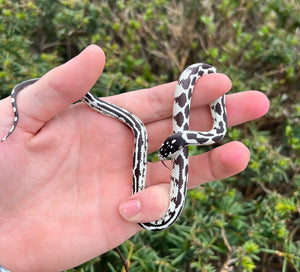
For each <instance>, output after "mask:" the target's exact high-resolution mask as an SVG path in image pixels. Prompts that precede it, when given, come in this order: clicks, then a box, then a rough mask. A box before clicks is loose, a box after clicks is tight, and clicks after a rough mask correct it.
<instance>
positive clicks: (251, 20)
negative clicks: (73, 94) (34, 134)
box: [0, 0, 300, 272]
mask: <svg viewBox="0 0 300 272" xmlns="http://www.w3.org/2000/svg"><path fill="white" fill-rule="evenodd" d="M299 14H300V3H299V1H297V0H266V1H261V0H249V1H248V0H247V1H244V0H242V1H238V0H217V1H197V0H184V1H177V0H169V1H167V0H149V1H136V0H126V1H125V0H119V1H110V0H103V1H101V0H56V1H53V0H40V1H33V0H32V1H29V0H28V1H26V0H23V1H22V0H19V1H14V0H0V35H1V39H0V56H1V60H0V82H1V83H0V84H1V88H0V90H1V97H2V98H3V97H5V96H7V95H8V94H9V92H10V90H11V88H12V87H13V86H14V85H15V84H16V83H18V82H20V81H23V80H25V79H28V78H33V77H38V76H41V75H43V74H44V73H45V72H46V71H48V70H49V69H51V68H53V67H55V66H56V65H58V64H60V63H63V62H65V61H66V60H68V59H70V58H71V57H73V56H74V55H76V54H77V53H79V52H80V51H81V50H82V49H83V48H84V47H86V46H87V45H89V44H90V43H96V44H99V45H100V46H101V47H102V48H103V49H104V51H105V53H106V59H107V64H106V68H105V72H104V74H103V75H102V76H101V80H100V81H99V82H98V83H97V84H96V86H95V87H94V89H93V91H95V92H97V93H98V94H99V95H112V94H116V93H120V92H126V91H130V90H133V89H137V88H142V87H143V88H144V87H150V86H153V85H156V84H161V83H165V82H168V81H171V80H176V79H177V77H178V75H179V73H180V71H182V70H183V68H184V67H185V66H187V65H189V64H192V63H194V62H199V61H203V62H208V63H211V64H213V65H214V66H216V67H217V68H218V70H219V71H221V72H223V73H225V74H227V75H229V77H230V78H231V79H232V81H233V84H234V86H233V89H232V91H231V92H240V91H244V90H248V89H257V90H261V91H263V92H264V93H265V94H266V95H267V96H268V97H269V98H270V100H271V108H270V112H269V113H268V115H267V116H266V117H264V118H261V119H259V120H257V121H254V122H251V123H247V124H245V125H242V126H239V127H236V128H232V129H230V130H229V133H228V135H227V137H226V139H227V141H230V140H239V141H242V142H243V143H245V144H246V145H247V146H248V147H249V149H250V150H251V161H250V164H249V166H248V168H247V169H246V170H245V171H244V172H243V173H242V174H240V175H237V176H235V177H232V178H229V179H227V180H222V181H216V182H212V183H209V184H206V185H204V186H202V187H200V188H198V189H195V190H192V191H190V192H189V194H188V200H187V203H186V207H185V210H184V213H183V215H182V216H181V218H180V220H179V222H178V224H176V225H175V226H174V227H172V228H171V229H169V230H167V231H164V232H161V233H155V234H153V233H148V232H145V231H141V232H140V233H138V234H136V235H135V236H134V237H133V238H132V239H131V240H129V241H127V242H125V243H124V244H123V245H121V246H120V251H121V252H122V255H123V256H124V257H125V258H126V259H127V260H128V264H127V266H128V268H129V269H130V272H134V271H203V272H206V271H207V272H214V271H243V272H251V271H300V95H299V80H300V54H299V52H300V51H299V50H300V45H299V44H300V16H299ZM229 267H231V268H233V270H230V269H229ZM99 269H100V270H99ZM222 269H223V270H222ZM70 271H125V270H124V267H123V263H122V261H121V259H120V257H119V255H118V254H117V252H116V251H111V252H108V253H107V254H104V255H102V256H100V257H98V258H97V259H95V260H92V261H90V262H88V263H86V264H84V265H82V266H81V267H78V268H74V269H73V270H70Z"/></svg>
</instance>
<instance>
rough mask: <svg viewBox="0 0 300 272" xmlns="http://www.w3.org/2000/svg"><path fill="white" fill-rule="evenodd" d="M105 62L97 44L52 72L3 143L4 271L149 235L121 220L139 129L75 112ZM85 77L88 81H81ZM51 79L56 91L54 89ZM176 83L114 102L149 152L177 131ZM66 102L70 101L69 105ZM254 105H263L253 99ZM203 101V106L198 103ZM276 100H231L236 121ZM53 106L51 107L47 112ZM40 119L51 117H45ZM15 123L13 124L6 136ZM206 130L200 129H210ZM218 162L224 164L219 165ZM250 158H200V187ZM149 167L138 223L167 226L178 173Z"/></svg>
mask: <svg viewBox="0 0 300 272" xmlns="http://www.w3.org/2000/svg"><path fill="white" fill-rule="evenodd" d="M95 56H96V57H95ZM99 62H101V63H102V67H103V65H104V58H103V55H102V53H100V52H99V48H96V47H91V48H90V49H89V50H87V51H86V52H84V53H82V54H81V55H80V56H78V57H77V58H75V59H74V60H72V61H71V62H69V63H67V64H65V65H63V66H61V67H59V68H56V69H54V70H53V71H51V72H50V73H49V74H48V75H46V76H45V78H44V79H42V80H41V81H39V82H38V83H37V84H35V85H36V86H32V87H31V89H30V91H29V90H28V91H25V90H24V94H23V92H21V93H20V100H19V102H20V107H19V109H21V110H20V112H22V113H23V115H22V118H21V119H20V122H19V129H18V130H16V131H15V132H14V133H13V134H12V135H11V136H10V138H9V139H8V140H7V141H6V142H4V143H3V144H1V146H0V150H1V152H0V160H1V166H0V184H1V190H0V215H1V216H0V233H1V234H2V239H1V241H0V256H2V257H3V260H4V261H5V263H3V265H4V266H7V267H8V268H10V267H11V268H10V269H11V270H13V271H60V270H63V269H67V268H70V267H72V266H75V265H77V264H80V263H82V262H84V261H86V260H88V259H90V258H92V257H94V256H97V255H99V254H102V253H103V252H105V251H107V250H109V249H112V248H114V247H115V246H117V245H119V244H120V243H122V242H123V241H124V240H126V239H128V238H129V237H130V236H131V235H133V234H134V233H135V232H137V231H138V230H139V229H140V227H139V226H138V225H137V224H135V223H129V222H127V221H126V220H124V218H123V217H122V216H121V215H120V213H119V205H120V203H121V202H122V201H124V200H125V199H128V198H130V195H131V190H132V149H133V135H132V132H131V131H130V129H129V128H128V127H126V126H125V125H124V124H121V123H120V122H119V121H117V120H114V119H112V118H110V117H106V116H103V115H101V114H99V113H96V112H94V111H93V110H91V109H90V108H88V107H87V106H86V105H84V104H82V103H80V104H75V105H73V106H70V107H67V106H68V105H70V104H71V103H72V102H74V101H76V100H78V99H79V98H80V97H82V96H83V95H84V93H86V92H87V91H88V90H89V89H90V88H91V86H92V85H93V84H94V82H95V80H96V79H97V78H98V76H99V73H100V72H101V69H99V68H98V67H99ZM83 64H85V65H83ZM87 66H88V67H87ZM82 67H84V69H82ZM97 68H98V69H97ZM61 71H62V72H61ZM58 72H59V73H58ZM78 74H80V75H81V78H82V82H80V81H78V80H77V81H76V80H74V79H73V78H78V77H77V75H78ZM212 76H213V77H214V78H212V80H209V78H207V80H206V81H207V84H208V86H211V85H213V84H214V83H213V82H217V83H218V84H216V85H215V87H210V88H211V89H213V90H215V89H220V90H219V91H216V92H219V93H215V94H213V95H216V96H220V95H222V94H223V93H225V92H226V91H228V89H229V88H230V86H229V85H230V84H229V80H228V79H226V78H225V77H224V76H222V75H212ZM68 78H69V80H68ZM50 79H51V80H50ZM50 81H51V82H52V85H51V86H49V85H47V84H49V82H50ZM53 82H54V83H55V84H53ZM70 82H72V84H70ZM78 82H79V83H78ZM209 82H210V83H209ZM38 84H40V85H38ZM43 84H44V85H46V87H47V88H46V89H50V90H51V89H55V90H56V91H57V94H58V96H55V94H53V93H51V92H48V93H50V94H49V97H50V98H49V97H48V96H47V95H48V93H45V92H44V91H43V89H44V88H43ZM203 84H204V85H205V84H206V83H205V81H203ZM53 86H54V87H53ZM174 86H175V85H174V84H173V83H172V84H170V85H164V86H160V87H156V88H154V89H152V90H151V91H148V92H145V91H139V92H137V93H134V94H124V95H123V96H122V97H121V98H120V97H119V98H118V97H115V98H110V100H111V101H112V102H113V103H116V104H119V105H120V106H124V107H127V108H128V109H129V110H131V111H133V112H134V113H135V114H136V115H137V116H139V117H140V118H141V119H142V121H143V122H144V123H145V124H146V127H147V130H148V135H149V152H152V151H154V150H156V149H157V148H158V147H159V145H160V143H161V142H162V140H163V139H164V138H165V137H167V136H168V133H170V119H168V118H169V117H170V113H171V107H172V106H171V105H172V92H173V89H174ZM220 86H221V87H220ZM222 86H223V87H222ZM42 91H43V92H42ZM35 92H36V95H35V96H40V97H41V96H43V95H44V96H45V97H46V98H44V100H45V101H47V104H46V103H45V102H44V103H41V105H42V106H43V107H42V106H41V105H40V104H38V100H37V102H36V103H37V105H36V106H35V107H33V106H32V105H30V103H33V102H35V101H36V100H32V99H30V94H31V95H33V94H34V93H35ZM60 92H61V93H60ZM37 94H38V95H37ZM26 95H27V96H28V99H27V97H26ZM63 95H64V96H65V98H63V99H61V97H62V96H63ZM66 97H68V99H66ZM250 97H251V98H250ZM18 99H19V98H18ZM49 99H50V100H51V99H52V100H51V101H50V102H49ZM203 99H204V100H205V99H208V100H209V99H212V97H210V98H209V97H208V98H202V100H203ZM40 100H42V98H41V99H40ZM253 100H256V103H251V104H249V103H248V102H247V101H253ZM66 101H67V102H66ZM194 101H195V102H196V104H197V103H198V102H197V98H195V100H194ZM266 101H267V100H266V99H265V98H264V97H263V96H262V95H260V94H259V93H257V92H255V93H254V92H249V93H245V94H244V95H243V96H240V97H239V98H238V97H237V96H232V98H231V99H229V101H228V105H229V106H228V109H229V112H228V115H229V116H228V117H229V124H230V125H234V124H238V123H242V122H245V121H247V120H251V119H253V118H256V117H259V116H261V115H262V114H263V113H264V112H265V111H266V109H267V107H268V105H267V102H266ZM208 102H209V101H207V103H208ZM48 103H49V105H50V106H49V108H47V110H45V105H48ZM207 103H204V105H199V106H197V107H194V110H192V115H194V117H195V116H199V115H201V116H205V114H206V115H207ZM27 104H28V106H27V107H26V105H27ZM241 104H243V105H244V112H242V113H240V112H238V111H239V110H240V108H241ZM52 105H53V108H52ZM22 107H23V108H22ZM0 108H1V109H3V111H2V112H3V113H4V115H5V114H6V115H7V116H8V117H9V118H8V119H9V120H11V115H10V114H11V109H10V105H9V101H8V100H2V101H1V103H0ZM37 112H38V114H40V115H41V116H39V117H40V118H39V119H38V118H37ZM193 112H194V113H193ZM204 119H209V118H204ZM3 120H6V119H3ZM193 120H198V117H197V118H193V116H192V117H191V122H192V125H193ZM3 122H4V121H3ZM197 123H198V122H197ZM6 126H8V125H6ZM6 126H4V125H3V129H2V130H1V131H3V133H4V130H6V129H7V128H6ZM197 126H198V127H197V129H199V130H200V129H205V128H206V126H207V124H203V125H202V127H201V128H200V127H199V124H198V125H197ZM203 126H204V127H203ZM224 154H225V155H226V156H224ZM224 158H225V159H224ZM211 160H213V161H214V162H215V164H214V165H215V166H212V167H211V164H210V163H209V161H211ZM248 160H249V153H248V151H247V149H246V148H245V147H244V146H243V145H241V144H240V143H229V144H227V145H224V146H223V147H221V148H219V149H214V150H213V151H212V152H210V153H207V154H204V155H202V156H199V157H195V158H193V159H191V163H190V166H191V167H190V169H191V171H190V173H189V174H190V187H195V186H197V185H199V184H200V183H204V182H208V181H210V180H213V179H215V178H218V179H221V178H225V177H228V176H230V175H233V174H235V173H237V172H239V171H241V170H242V169H243V168H244V167H245V166H246V165H247V162H248ZM148 165H149V167H148V169H149V168H150V169H149V171H148V172H149V176H148V185H151V186H150V187H149V188H148V189H146V190H144V191H143V192H139V193H138V194H136V195H135V197H137V198H140V199H141V202H142V206H143V209H142V212H141V214H140V216H139V217H138V218H135V219H134V220H132V221H136V222H141V221H150V220H153V219H155V218H156V219H158V218H159V217H160V216H161V213H162V212H163V211H164V210H165V209H166V208H167V207H166V203H167V202H168V188H167V186H166V185H163V183H164V184H166V183H167V182H169V171H168V170H166V169H165V168H163V167H162V166H161V165H160V164H158V163H152V164H148ZM161 188H167V189H166V190H165V189H163V190H161ZM153 196H155V197H156V196H161V197H160V198H161V199H162V200H164V201H162V202H160V201H155V202H153V201H152V199H153ZM161 203H163V204H161ZM139 220H140V221H139ZM15 256H17V259H18V263H17V264H16V263H15ZM24 267H25V269H24Z"/></svg>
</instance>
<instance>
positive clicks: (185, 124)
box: [1, 63, 227, 231]
mask: <svg viewBox="0 0 300 272" xmlns="http://www.w3.org/2000/svg"><path fill="white" fill-rule="evenodd" d="M211 73H216V69H215V68H214V67H213V66H211V65H209V64H205V63H197V64H193V65H191V66H189V67H187V68H186V69H185V70H184V71H183V72H182V74H181V75H180V78H179V80H178V83H177V86H176V90H175V96H174V105H173V118H172V119H173V134H172V135H171V136H169V137H168V138H167V139H166V140H165V141H164V142H163V144H162V146H161V147H160V148H159V158H160V159H161V160H166V159H168V158H171V159H172V173H171V188H170V204H169V208H168V210H167V212H166V214H165V216H164V217H162V218H161V219H159V220H156V221H153V222H146V223H140V225H141V226H142V227H143V228H145V229H147V230H151V231H160V230H164V229H166V228H168V227H170V226H171V225H172V224H173V223H174V222H175V221H176V220H177V219H178V217H179V215H180V213H181V212H182V209H183V207H184V202H185V198H186V191H187V183H188V165H189V160H188V146H189V145H200V146H201V145H211V144H214V143H217V142H218V141H220V140H221V139H222V138H223V137H224V136H225V134H226V127H227V116H226V107H225V96H224V95H223V96H221V97H219V98H218V99H216V100H215V101H213V102H211V103H210V111H211V115H212V119H213V126H212V129H211V130H210V131H205V132H198V131H192V130H189V115H190V104H191V98H192V92H193V89H194V86H195V83H196V81H197V80H198V78H200V77H201V76H203V75H206V74H211ZM37 80H38V78H37V79H30V80H27V81H23V82H21V83H20V84H18V85H16V86H15V87H14V88H13V90H12V92H11V102H12V107H13V111H14V116H15V117H14V123H13V125H12V127H11V129H10V131H9V132H8V133H7V134H6V135H5V136H4V137H3V138H2V140H1V142H4V141H5V140H6V139H7V137H8V136H10V135H11V133H12V132H13V131H14V129H15V128H16V126H17V123H18V120H19V113H18V108H17V100H16V97H17V94H18V92H20V91H21V90H22V89H24V88H25V87H27V86H29V85H31V84H33V83H35V82H36V81H37ZM82 101H83V102H84V103H85V104H87V105H88V106H89V107H90V108H92V109H93V110H95V111H97V112H99V113H101V114H104V115H107V116H110V117H113V118H116V119H117V120H119V121H121V122H122V123H124V124H126V125H127V126H129V127H130V128H131V129H132V131H133V134H134V139H135V140H134V150H133V181H132V185H133V186H132V193H133V194H135V193H137V192H139V191H141V190H143V189H144V188H145V180H146V171H147V149H148V141H147V130H146V127H145V125H144V124H143V122H142V121H141V120H140V119H139V118H138V117H136V116H135V115H134V114H132V113H130V112H129V111H127V110H125V109H123V108H121V107H118V106H116V105H113V104H111V103H108V102H106V101H103V100H101V99H99V98H98V97H96V96H95V95H93V94H92V93H90V92H88V93H87V94H86V95H85V96H84V97H83V98H82ZM149 114H151V113H149Z"/></svg>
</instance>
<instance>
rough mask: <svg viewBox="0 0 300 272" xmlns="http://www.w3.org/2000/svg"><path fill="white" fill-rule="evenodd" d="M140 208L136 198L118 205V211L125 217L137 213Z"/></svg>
mask: <svg viewBox="0 0 300 272" xmlns="http://www.w3.org/2000/svg"><path fill="white" fill-rule="evenodd" d="M140 210H141V203H140V201H139V200H137V199H131V200H128V201H126V202H124V203H123V204H121V206H120V212H121V214H122V216H123V217H124V218H125V219H126V218H131V217H133V216H135V215H137V214H138V213H139V212H140Z"/></svg>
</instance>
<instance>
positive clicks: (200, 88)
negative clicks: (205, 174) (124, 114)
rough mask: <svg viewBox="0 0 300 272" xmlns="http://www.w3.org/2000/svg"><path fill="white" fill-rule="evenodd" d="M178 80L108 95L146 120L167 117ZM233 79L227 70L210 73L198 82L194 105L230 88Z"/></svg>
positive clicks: (216, 96) (153, 120) (203, 102)
mask: <svg viewBox="0 0 300 272" xmlns="http://www.w3.org/2000/svg"><path fill="white" fill-rule="evenodd" d="M176 84H177V82H171V83H166V84H163V85H158V86H155V87H152V88H149V89H144V90H138V91H132V92H127V93H124V94H119V95H115V96H111V97H107V98H105V99H106V100H107V101H109V102H111V103H113V104H116V105H118V106H120V107H122V108H125V109H127V110H128V111H130V112H132V113H133V114H135V115H137V116H138V117H139V118H140V119H141V120H142V121H143V122H144V123H145V124H148V123H151V122H155V121H159V120H162V119H166V118H168V117H170V116H171V115H172V108H173V100H174V93H175V88H176ZM231 86H232V84H231V80H230V79H229V78H228V77H227V76H226V75H224V74H219V73H216V74H208V75H205V76H202V77H201V78H199V79H198V80H197V82H196V84H195V89H194V92H193V98H192V102H191V109H193V108H194V107H199V106H204V105H207V104H208V103H210V102H211V101H214V100H215V99H217V98H218V97H220V96H222V95H223V94H225V93H227V92H228V91H229V90H230V89H231Z"/></svg>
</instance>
